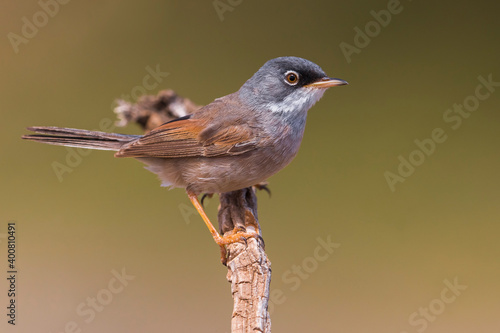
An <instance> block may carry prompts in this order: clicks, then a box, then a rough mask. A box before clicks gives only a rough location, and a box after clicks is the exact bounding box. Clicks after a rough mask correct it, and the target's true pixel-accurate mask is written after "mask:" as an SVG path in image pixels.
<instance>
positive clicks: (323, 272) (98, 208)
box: [0, 0, 500, 333]
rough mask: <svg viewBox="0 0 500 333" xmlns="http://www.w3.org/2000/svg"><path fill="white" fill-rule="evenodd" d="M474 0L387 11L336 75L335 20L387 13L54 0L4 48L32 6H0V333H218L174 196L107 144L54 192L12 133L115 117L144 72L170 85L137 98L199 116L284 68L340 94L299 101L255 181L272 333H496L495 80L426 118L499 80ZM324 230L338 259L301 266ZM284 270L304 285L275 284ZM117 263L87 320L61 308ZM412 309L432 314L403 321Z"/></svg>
mask: <svg viewBox="0 0 500 333" xmlns="http://www.w3.org/2000/svg"><path fill="white" fill-rule="evenodd" d="M226 1H227V0H225V1H224V2H226ZM494 3H495V2H493V1H476V2H475V3H474V4H472V3H471V2H470V1H440V2H439V3H437V2H429V1H412V2H410V1H406V0H405V1H403V2H402V3H401V5H400V6H402V7H401V8H402V11H401V12H400V13H399V14H397V15H393V16H392V20H391V22H390V23H389V24H388V25H387V26H386V27H384V28H382V29H381V31H380V32H379V33H378V34H377V35H376V36H374V37H373V38H372V39H371V42H370V43H369V45H368V46H366V47H364V48H362V49H360V52H359V53H358V54H353V55H352V57H351V62H350V63H348V62H347V61H346V58H345V57H344V55H343V53H342V51H341V49H340V47H339V45H340V43H342V42H345V43H349V44H351V45H354V37H355V31H354V28H355V27H359V28H361V29H364V26H365V25H366V24H367V23H369V22H370V21H373V17H372V16H371V15H370V11H372V10H374V11H380V10H382V9H385V8H387V5H388V2H387V1H385V0H384V1H356V2H352V1H351V2H349V1H328V2H327V1H307V2H306V1H263V0H261V1H242V2H241V3H239V4H238V2H237V1H233V4H236V6H234V7H233V10H232V11H228V12H225V13H224V14H223V16H224V20H223V21H221V20H220V19H219V17H218V15H217V12H216V10H215V9H214V6H213V2H212V1H211V0H210V1H197V2H195V1H149V2H147V3H146V2H137V1H135V2H134V1H128V2H120V1H112V0H110V1H92V2H88V1H71V2H69V3H68V4H66V5H62V6H61V7H60V8H59V12H58V13H57V14H56V15H55V16H54V17H53V18H50V20H49V21H48V23H47V24H46V25H45V26H43V27H41V28H40V29H39V31H38V33H37V34H36V36H34V37H33V38H32V39H29V40H28V43H27V44H21V45H19V52H18V53H15V52H14V49H13V47H12V45H11V44H10V42H9V39H8V38H7V34H8V33H10V32H13V33H15V34H21V28H22V25H23V22H22V18H23V17H24V16H26V17H27V18H28V19H29V20H30V21H32V16H33V15H34V14H35V13H37V12H38V11H40V6H39V4H38V3H37V2H36V1H32V0H30V1H23V2H15V3H14V2H12V3H6V2H3V3H2V4H1V5H0V13H1V14H0V17H1V19H0V31H1V35H2V36H4V37H2V39H1V42H0V54H1V58H2V61H1V64H0V66H1V68H0V73H1V80H0V91H1V92H2V97H1V98H0V110H1V115H2V124H3V125H2V137H1V141H0V142H1V143H0V152H1V164H0V165H1V173H0V174H1V177H2V178H1V193H0V200H1V211H0V221H1V224H0V225H1V229H0V232H1V233H2V234H1V235H2V237H4V236H5V228H6V225H7V222H8V221H9V220H15V221H17V227H18V251H19V252H18V263H19V271H20V273H19V281H18V288H19V298H18V306H19V307H18V325H16V327H15V328H14V329H12V328H11V327H9V328H10V329H11V331H16V332H47V333H49V332H54V333H55V332H64V331H65V325H67V323H68V322H72V321H74V322H75V323H76V324H77V325H78V329H81V330H82V332H229V321H230V314H231V307H232V304H231V297H230V291H229V285H228V283H227V282H226V281H225V273H226V270H225V269H224V267H222V266H221V265H220V264H219V258H218V250H217V247H216V246H215V244H214V243H213V241H212V240H211V237H210V236H209V233H208V232H207V230H206V228H205V226H204V225H203V224H202V221H201V219H200V218H199V217H197V216H196V215H190V213H191V212H192V211H190V210H189V201H188V199H187V197H186V196H185V194H184V193H183V191H182V190H174V191H167V190H165V189H163V188H160V187H159V183H158V182H157V180H156V179H155V176H154V175H152V174H150V173H148V172H146V171H144V170H143V169H142V165H141V164H140V163H138V162H136V161H133V160H125V159H120V160H118V159H114V158H113V157H112V154H111V153H109V152H92V153H91V154H89V155H87V156H84V157H83V158H82V160H81V161H80V163H79V164H78V165H77V166H75V167H72V170H73V171H72V172H71V173H68V174H65V175H64V176H63V181H62V182H60V181H59V180H58V178H57V177H56V175H55V173H54V171H53V169H52V166H51V165H52V163H53V162H54V161H56V162H60V163H66V162H65V158H66V154H67V151H66V150H65V149H64V148H62V147H51V146H44V145H39V144H36V143H31V142H23V141H21V140H20V136H21V135H22V134H24V133H26V131H25V130H24V128H25V127H26V126H29V125H54V126H67V127H76V128H88V129H96V128H98V127H99V123H100V121H101V120H102V119H105V118H109V119H113V118H114V115H113V113H112V105H113V100H114V99H115V98H117V97H120V96H121V95H123V94H129V95H130V93H131V92H132V91H133V89H134V88H135V87H137V86H139V87H140V86H142V82H143V78H144V77H145V76H146V75H147V71H146V69H145V68H146V67H147V66H150V67H152V68H155V66H157V65H159V68H160V69H161V71H164V72H168V73H169V76H168V77H166V78H164V80H163V81H162V82H161V83H160V84H159V85H158V87H157V88H156V89H152V90H150V91H148V93H156V92H157V91H158V90H159V89H164V88H173V89H175V90H176V91H177V92H178V93H180V94H181V95H184V96H188V97H190V98H192V99H193V100H194V101H195V102H198V103H200V104H206V103H209V102H210V101H211V100H213V99H214V98H216V97H219V96H222V95H225V94H228V93H231V92H233V91H235V90H237V89H238V88H239V86H240V85H241V84H242V83H243V82H244V81H245V80H246V79H248V78H249V77H250V76H251V75H252V74H253V73H254V72H255V71H256V70H257V69H258V68H259V67H260V66H261V65H262V64H263V63H264V62H265V61H266V60H268V59H270V58H274V57H277V56H283V55H296V56H301V57H304V58H307V59H310V60H312V61H314V62H316V63H318V64H319V65H320V66H322V67H323V69H324V70H325V71H326V72H327V73H328V74H329V75H331V76H335V77H339V78H342V79H345V80H347V81H349V82H350V85H349V86H347V87H340V88H334V89H331V90H330V91H328V92H327V93H326V94H325V96H324V98H323V100H322V101H321V102H320V103H319V104H318V105H316V106H315V107H314V109H313V110H312V111H311V112H310V115H309V119H308V125H307V130H306V136H305V139H304V142H303V145H302V148H301V151H300V154H299V156H298V157H297V159H296V160H295V161H294V162H293V163H292V164H291V165H290V166H289V167H288V168H287V169H285V170H284V171H282V172H281V173H280V174H279V175H277V176H275V177H273V178H272V179H271V188H272V190H273V196H272V198H269V197H268V196H267V195H266V194H265V193H262V194H259V204H260V211H259V213H260V218H261V223H262V226H263V230H264V238H265V240H266V243H267V252H268V254H269V257H270V259H271V260H272V263H273V281H272V288H273V290H277V291H278V292H281V293H280V297H278V301H277V303H280V304H276V306H275V308H274V311H273V316H272V320H273V327H274V331H276V332H342V333H349V332H384V333H386V332H395V333H400V332H403V331H406V332H409V333H410V332H418V331H426V332H429V333H432V332H498V329H499V327H500V319H499V318H500V317H499V316H498V313H499V312H500V303H499V299H500V287H499V285H498V282H499V281H500V264H499V257H500V242H499V241H498V239H499V233H500V221H499V204H498V202H499V187H500V179H499V177H498V170H499V168H500V154H499V143H500V135H499V120H500V117H499V114H498V112H499V105H500V104H499V102H500V88H499V89H498V91H496V92H494V93H492V94H491V96H490V97H489V98H487V99H485V100H483V101H481V102H480V105H479V107H478V109H477V110H476V111H475V112H473V113H472V114H471V116H470V117H469V118H467V119H464V120H463V122H462V124H461V126H460V128H458V129H457V130H453V129H452V128H451V127H450V124H447V123H445V122H444V120H443V114H444V113H445V111H446V110H447V109H449V108H450V107H452V106H453V104H454V103H463V101H464V99H466V98H467V97H468V96H470V95H473V94H474V93H475V89H476V86H477V85H478V84H479V81H478V79H477V78H478V76H480V75H482V76H484V77H487V76H488V75H489V74H492V77H493V80H494V81H497V82H498V81H500V71H499V69H500V65H499V61H498V59H499V55H500V54H499V49H500V46H499V45H500V44H499V43H498V41H499V37H500V34H499V32H500V21H499V20H498V10H499V8H498V6H497V5H496V4H494ZM137 89H139V88H136V90H135V91H139V90H137ZM485 91H486V90H483V92H485ZM435 128H442V129H443V130H444V131H445V133H446V135H447V140H446V141H445V142H444V143H441V144H438V145H437V147H436V149H435V152H434V153H433V154H432V155H431V156H429V157H427V158H426V160H425V161H424V163H423V164H422V165H420V166H418V167H417V168H416V170H415V172H414V173H413V174H412V175H411V176H409V177H408V178H407V179H406V181H405V182H404V183H398V184H396V186H395V192H392V191H391V190H390V188H389V186H388V184H387V182H386V180H385V178H384V172H386V171H391V172H394V173H395V172H397V167H398V164H399V161H398V156H399V155H402V156H404V157H405V158H408V156H409V155H410V153H412V152H413V151H414V150H415V149H416V148H417V147H416V146H415V144H414V140H415V139H419V140H423V139H426V138H429V137H430V136H431V132H432V131H433V129H435ZM117 131H120V132H125V133H139V130H138V129H137V128H134V127H130V128H126V129H117ZM216 206H217V201H216V200H212V201H210V203H209V209H208V210H209V212H210V214H212V215H211V216H212V217H213V218H215V215H214V214H215V209H216ZM183 212H184V213H185V214H187V216H188V217H187V218H185V217H183ZM329 235H330V236H331V239H332V240H333V241H334V242H336V243H339V244H340V247H338V248H337V249H335V251H334V252H333V253H332V254H331V255H330V256H328V258H327V259H326V260H324V261H318V260H317V259H315V257H314V255H315V249H316V247H317V246H318V242H317V238H318V237H319V238H322V239H327V237H328V236H329ZM0 241H1V243H0V248H1V252H0V254H1V255H0V258H1V260H0V262H1V264H0V268H1V270H2V273H1V276H4V272H5V270H6V265H5V264H6V247H5V244H6V242H5V238H0ZM321 254H323V252H322V253H321ZM322 258H324V257H322ZM303 263H304V264H305V265H306V268H307V269H308V270H309V271H310V273H307V274H308V275H304V274H305V273H301V274H302V275H297V273H294V269H296V267H297V266H299V265H302V264H303ZM315 263H317V265H315ZM307 265H309V266H307ZM123 267H124V268H125V269H126V272H127V274H130V275H134V276H135V279H134V280H132V281H130V282H129V284H128V285H127V286H126V287H125V288H124V289H123V291H122V292H120V293H117V294H115V295H114V296H113V299H112V301H111V302H110V303H109V304H107V305H106V306H105V307H104V309H102V311H101V312H96V316H95V318H94V319H93V320H91V321H90V322H89V323H86V322H85V319H88V317H87V316H80V315H78V314H77V313H76V309H77V308H78V306H79V304H81V303H82V302H84V303H85V302H86V299H87V297H96V295H98V293H100V295H101V297H104V296H103V295H105V294H106V291H102V290H104V289H106V288H108V283H109V282H110V281H112V278H113V275H112V273H111V271H112V270H113V269H115V270H118V271H120V270H121V269H122V268H123ZM294 267H295V268H294ZM304 272H305V271H304ZM298 276H301V278H299V277H298ZM290 278H294V280H293V281H295V282H294V283H291V282H290V280H289V279H290ZM455 278H457V279H458V282H459V284H461V285H466V286H467V289H466V290H462V291H461V292H460V295H459V296H457V297H456V298H455V299H454V301H453V302H451V303H450V304H446V305H445V307H444V308H440V304H441V305H442V304H445V303H443V302H442V301H440V300H439V299H440V298H441V293H442V291H443V290H444V289H445V288H446V284H445V283H444V282H443V281H444V280H445V279H447V280H448V281H450V282H453V280H454V279H455ZM1 281H2V282H1V283H0V288H1V289H0V295H2V296H1V297H0V301H1V302H2V303H1V306H0V308H1V309H3V310H1V312H2V313H1V316H0V318H2V319H1V324H0V327H6V326H7V325H6V323H5V322H6V316H5V312H6V310H5V306H6V304H7V298H6V291H7V284H6V281H5V279H4V278H2V279H1ZM295 287H296V288H295ZM293 289H295V290H293ZM108 293H109V292H108ZM444 295H445V296H447V297H448V298H447V299H449V297H451V296H453V294H452V293H450V291H446V290H445V291H444ZM430 305H431V306H433V307H434V308H433V309H434V310H432V309H431V310H432V311H434V312H435V313H436V312H438V315H436V316H435V317H434V318H433V319H432V320H430V319H428V320H427V321H426V320H424V322H422V321H420V322H419V324H415V323H413V325H412V323H410V321H409V317H410V316H412V314H413V313H414V312H418V311H420V310H419V309H420V308H427V307H429V306H430ZM430 313H431V314H432V312H430ZM417 315H418V314H417ZM416 318H417V319H419V318H420V320H423V319H422V318H424V317H421V316H420V315H418V317H416ZM414 319H415V318H414ZM424 323H426V324H425V326H426V327H424ZM2 330H3V328H2ZM67 331H68V330H67ZM69 331H71V330H69ZM75 331H77V330H75Z"/></svg>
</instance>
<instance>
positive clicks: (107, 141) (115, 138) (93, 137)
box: [22, 126, 141, 151]
mask: <svg viewBox="0 0 500 333" xmlns="http://www.w3.org/2000/svg"><path fill="white" fill-rule="evenodd" d="M27 129H28V130H29V131H32V132H35V133H38V134H30V135H23V136H22V138H23V139H26V140H31V141H37V142H42V143H47V144H50V145H58V146H68V147H76V148H88V149H100V150H114V151H118V150H120V148H121V147H122V146H123V145H124V144H127V143H129V142H131V141H134V140H137V139H138V138H140V137H141V135H126V134H116V133H105V132H97V131H87V130H81V129H74V128H64V127H50V126H47V127H44V126H34V127H28V128H27Z"/></svg>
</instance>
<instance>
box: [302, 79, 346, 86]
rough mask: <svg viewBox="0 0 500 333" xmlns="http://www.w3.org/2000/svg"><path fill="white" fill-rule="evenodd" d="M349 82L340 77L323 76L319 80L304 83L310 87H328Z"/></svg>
mask: <svg viewBox="0 0 500 333" xmlns="http://www.w3.org/2000/svg"><path fill="white" fill-rule="evenodd" d="M346 84H349V83H347V81H344V80H341V79H334V78H331V77H324V78H322V79H321V80H319V81H316V82H314V83H311V84H308V85H306V87H310V88H330V87H335V86H343V85H346Z"/></svg>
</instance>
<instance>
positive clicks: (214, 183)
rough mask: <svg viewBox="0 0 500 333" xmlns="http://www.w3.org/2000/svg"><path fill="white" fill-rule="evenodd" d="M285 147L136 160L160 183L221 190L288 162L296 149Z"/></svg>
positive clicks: (259, 178) (249, 181) (197, 190)
mask: <svg viewBox="0 0 500 333" xmlns="http://www.w3.org/2000/svg"><path fill="white" fill-rule="evenodd" d="M287 148H288V149H282V148H281V147H279V146H274V147H270V148H260V149H258V150H254V151H250V152H247V153H244V154H241V155H236V156H224V157H189V158H175V159H163V158H139V160H140V161H141V162H143V163H146V164H147V165H148V167H147V169H148V170H150V171H151V172H153V173H156V174H157V175H158V177H159V178H160V180H161V181H162V185H163V186H170V187H182V188H187V190H189V191H192V192H195V193H222V192H230V191H235V190H239V189H242V188H246V187H249V186H252V185H256V184H258V183H261V182H263V181H265V180H266V179H267V178H269V177H270V176H272V175H274V174H275V173H276V172H278V171H279V170H281V169H282V168H284V167H285V166H286V165H287V164H288V163H290V162H291V160H292V159H293V158H294V157H295V155H296V153H297V150H298V147H296V148H295V147H287ZM290 148H291V149H290Z"/></svg>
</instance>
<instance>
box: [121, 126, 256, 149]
mask: <svg viewBox="0 0 500 333" xmlns="http://www.w3.org/2000/svg"><path fill="white" fill-rule="evenodd" d="M204 123H205V122H202V121H201V120H200V119H183V120H177V121H172V122H169V123H166V124H164V125H161V126H160V127H158V128H156V129H154V130H152V131H151V132H150V133H148V134H146V135H145V136H143V137H141V138H140V139H138V140H136V141H134V142H132V143H131V144H129V145H126V146H124V147H123V148H122V149H121V150H120V151H118V152H117V153H116V154H115V156H116V157H162V158H179V157H196V156H204V157H214V156H230V155H239V154H243V153H245V152H247V151H250V150H253V149H255V147H256V142H257V140H256V134H255V131H254V129H252V128H251V127H250V126H248V125H245V124H234V123H232V124H231V125H229V124H227V122H226V124H227V126H225V124H224V123H219V124H216V125H212V126H210V127H207V126H205V124H204Z"/></svg>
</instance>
